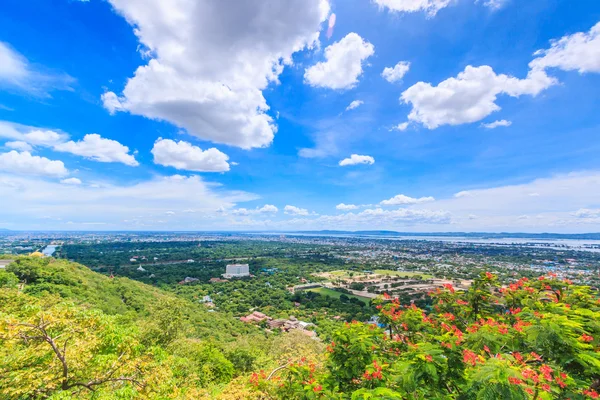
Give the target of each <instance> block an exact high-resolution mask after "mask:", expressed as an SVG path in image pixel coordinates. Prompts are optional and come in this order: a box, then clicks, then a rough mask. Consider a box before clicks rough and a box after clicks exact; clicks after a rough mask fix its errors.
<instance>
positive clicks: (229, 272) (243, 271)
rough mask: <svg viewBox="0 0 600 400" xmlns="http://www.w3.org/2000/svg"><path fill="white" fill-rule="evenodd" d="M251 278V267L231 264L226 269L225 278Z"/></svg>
mask: <svg viewBox="0 0 600 400" xmlns="http://www.w3.org/2000/svg"><path fill="white" fill-rule="evenodd" d="M244 276H250V267H249V266H248V264H229V265H227V267H225V273H224V274H223V278H227V279H230V278H242V277H244Z"/></svg>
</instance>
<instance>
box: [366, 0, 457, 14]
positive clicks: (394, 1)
mask: <svg viewBox="0 0 600 400" xmlns="http://www.w3.org/2000/svg"><path fill="white" fill-rule="evenodd" d="M373 1H374V2H375V3H376V4H377V5H378V6H379V7H380V8H386V9H388V10H389V11H392V12H407V13H410V12H419V11H423V12H425V13H427V15H428V16H430V17H433V16H435V14H437V12H438V11H439V10H441V9H442V8H444V7H447V6H448V5H449V4H450V3H451V0H373Z"/></svg>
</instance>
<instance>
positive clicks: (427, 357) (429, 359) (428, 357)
mask: <svg viewBox="0 0 600 400" xmlns="http://www.w3.org/2000/svg"><path fill="white" fill-rule="evenodd" d="M425 359H426V360H427V361H428V362H433V357H431V355H429V354H427V355H426V356H425Z"/></svg>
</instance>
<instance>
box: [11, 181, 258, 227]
mask: <svg viewBox="0 0 600 400" xmlns="http://www.w3.org/2000/svg"><path fill="white" fill-rule="evenodd" d="M0 186H1V187H2V188H3V189H2V207H0V221H9V222H11V223H14V224H15V226H19V227H20V228H21V229H42V228H44V229H78V225H82V224H83V223H84V222H87V221H89V220H90V215H92V216H95V217H94V219H95V220H96V221H97V222H101V223H104V224H106V228H105V229H109V230H110V229H115V228H119V229H140V230H147V229H152V228H159V229H165V228H166V229H181V230H198V229H207V230H211V229H224V228H227V227H229V226H231V223H230V222H229V220H228V218H230V217H228V216H224V215H221V214H220V213H219V212H218V211H217V210H218V209H219V208H223V209H224V210H226V209H231V208H232V207H233V206H235V204H238V203H240V202H245V201H251V200H256V199H257V198H258V196H256V195H254V194H252V193H247V192H241V191H230V190H225V189H223V188H222V187H220V186H217V185H215V184H213V183H210V182H205V181H204V180H203V179H201V178H200V177H198V176H191V177H184V176H180V175H174V176H168V177H156V178H154V179H152V180H148V181H142V182H138V183H134V184H118V185H114V184H110V183H107V182H97V185H95V186H92V185H64V184H61V183H59V182H49V181H47V180H44V179H37V178H27V177H19V176H16V175H14V174H6V175H1V174H0ZM179 210H193V211H194V212H193V213H183V211H181V212H179ZM169 211H172V212H176V214H175V215H172V216H170V217H169V218H168V220H166V221H165V216H166V215H167V214H166V213H167V212H169ZM48 215H50V216H52V217H53V218H54V219H57V220H58V219H61V220H62V221H73V222H74V223H75V224H74V226H72V227H67V226H65V225H64V222H57V223H54V225H50V222H48V221H47V220H46V221H43V222H39V224H38V223H36V222H35V221H36V220H39V219H40V218H42V217H43V216H48ZM160 221H163V222H160ZM166 223H168V225H165V224H166ZM36 224H37V225H36Z"/></svg>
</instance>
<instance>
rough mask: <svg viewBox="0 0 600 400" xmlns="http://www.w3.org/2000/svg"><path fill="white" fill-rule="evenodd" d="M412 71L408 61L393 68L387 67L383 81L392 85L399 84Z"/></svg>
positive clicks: (383, 74) (382, 74)
mask: <svg viewBox="0 0 600 400" xmlns="http://www.w3.org/2000/svg"><path fill="white" fill-rule="evenodd" d="M409 69H410V63H409V62H408V61H400V62H399V63H398V64H396V65H395V66H394V67H393V68H391V67H386V68H384V69H383V72H382V73H381V76H382V77H383V79H385V80H386V81H388V82H390V83H394V82H398V81H400V80H402V78H404V75H406V73H407V72H408V70H409Z"/></svg>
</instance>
